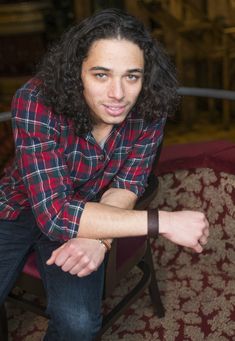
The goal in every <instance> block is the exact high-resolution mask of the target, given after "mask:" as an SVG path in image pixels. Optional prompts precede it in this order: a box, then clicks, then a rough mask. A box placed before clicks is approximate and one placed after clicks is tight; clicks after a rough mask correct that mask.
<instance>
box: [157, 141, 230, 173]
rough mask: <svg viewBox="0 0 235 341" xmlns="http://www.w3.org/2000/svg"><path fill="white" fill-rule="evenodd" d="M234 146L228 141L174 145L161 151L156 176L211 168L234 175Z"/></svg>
mask: <svg viewBox="0 0 235 341" xmlns="http://www.w3.org/2000/svg"><path fill="white" fill-rule="evenodd" d="M234 165H235V144H234V143H232V142H229V141H223V140H221V141H206V142H197V143H187V144H175V145H171V146H166V147H164V148H163V149H162V153H161V157H160V160H159V164H158V165H157V168H156V169H155V173H156V174H157V175H162V174H164V173H172V172H174V171H176V170H177V169H195V168H212V169H214V170H215V171H218V172H227V173H234Z"/></svg>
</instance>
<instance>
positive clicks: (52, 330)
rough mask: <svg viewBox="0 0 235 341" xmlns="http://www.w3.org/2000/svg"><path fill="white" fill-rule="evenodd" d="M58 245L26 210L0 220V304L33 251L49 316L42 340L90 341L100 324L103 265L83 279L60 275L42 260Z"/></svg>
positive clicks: (58, 269)
mask: <svg viewBox="0 0 235 341" xmlns="http://www.w3.org/2000/svg"><path fill="white" fill-rule="evenodd" d="M60 245H61V244H60V243H58V242H54V241H51V240H49V239H48V238H47V237H46V236H45V235H43V234H42V233H41V231H40V229H39V228H38V227H37V225H36V222H35V219H34V217H33V214H32V212H31V211H30V210H25V211H23V212H22V213H21V215H20V217H19V218H18V219H17V220H15V221H7V220H0V259H1V261H0V304H2V303H3V302H4V300H5V299H6V297H7V295H8V293H9V291H10V290H11V288H12V286H13V285H14V282H15V280H16V278H17V277H18V275H19V273H20V272H21V271H22V268H23V266H24V263H25V260H26V258H27V255H28V253H29V252H30V251H31V250H32V248H34V249H35V251H36V254H37V258H38V266H39V270H40V273H41V277H42V280H43V283H44V286H45V289H46V293H47V311H48V313H49V315H50V320H49V324H48V329H47V333H46V335H45V338H44V340H46V341H54V340H55V341H60V340H64V341H68V340H76V341H79V340H81V341H90V340H94V339H95V335H96V334H97V332H98V331H99V329H100V327H101V323H102V315H101V302H102V293H103V281H104V264H102V265H101V266H100V267H99V269H98V270H97V271H96V272H93V273H92V274H91V275H89V276H86V277H83V278H79V277H77V276H72V275H70V274H69V273H66V272H63V271H62V270H61V269H60V268H59V267H57V266H56V265H52V266H47V265H46V260H47V259H48V258H49V257H50V255H51V252H52V251H53V250H54V249H56V248H57V247H59V246H60Z"/></svg>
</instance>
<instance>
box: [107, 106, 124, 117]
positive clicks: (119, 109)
mask: <svg viewBox="0 0 235 341" xmlns="http://www.w3.org/2000/svg"><path fill="white" fill-rule="evenodd" d="M104 107H105V110H106V111H107V112H108V113H109V114H110V115H112V116H119V115H121V114H122V113H123V112H124V111H125V110H126V105H107V104H104Z"/></svg>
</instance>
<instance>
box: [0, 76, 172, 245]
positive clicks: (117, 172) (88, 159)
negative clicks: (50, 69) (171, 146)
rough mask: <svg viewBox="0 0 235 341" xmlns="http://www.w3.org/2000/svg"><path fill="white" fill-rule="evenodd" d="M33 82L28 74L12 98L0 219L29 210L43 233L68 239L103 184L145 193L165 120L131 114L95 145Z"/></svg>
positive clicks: (107, 186)
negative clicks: (9, 158) (12, 149)
mask: <svg viewBox="0 0 235 341" xmlns="http://www.w3.org/2000/svg"><path fill="white" fill-rule="evenodd" d="M39 85H40V84H39V81H38V80H36V79H32V80H30V81H29V82H28V83H26V84H25V85H24V86H23V87H22V88H21V89H19V90H18V91H17V92H16V94H15V96H14V98H13V102H12V116H13V132H14V139H15V145H16V156H15V159H14V160H13V162H12V164H11V166H10V167H8V168H7V169H6V170H5V176H4V177H3V178H2V179H1V181H0V219H9V220H10V219H16V218H17V217H18V215H19V213H20V212H21V210H22V209H25V208H32V210H33V212H34V215H35V217H36V220H37V223H38V226H39V227H40V228H41V230H42V232H43V233H45V234H46V235H48V237H49V238H51V239H53V240H60V241H66V240H68V239H70V238H74V237H76V236H77V233H78V230H79V221H80V217H81V214H82V212H83V209H84V206H85V203H86V202H88V201H99V198H100V196H101V195H102V194H103V193H104V191H105V190H107V189H108V188H110V187H115V188H124V189H127V190H130V191H132V192H134V193H135V194H136V195H137V196H140V195H141V194H142V193H143V191H144V188H145V185H146V181H147V177H148V174H149V172H150V169H151V165H152V162H153V159H154V156H155V154H156V150H157V147H158V146H159V144H160V142H161V140H162V137H163V128H164V124H165V120H164V119H162V120H160V121H158V122H154V123H153V124H151V125H146V124H145V123H144V121H143V119H141V118H135V116H136V115H135V113H134V112H131V113H130V114H129V116H128V118H127V119H126V120H125V122H123V123H122V124H121V125H119V126H116V127H114V129H113V130H112V132H111V134H110V136H109V137H108V139H107V140H106V143H105V145H104V148H103V149H101V147H100V146H99V145H98V144H97V143H96V141H95V139H94V137H93V136H92V134H91V133H87V134H85V135H84V136H77V135H76V134H75V132H74V122H73V120H71V119H68V118H66V117H65V116H64V115H55V114H53V112H52V111H51V110H50V108H49V107H47V106H45V105H44V104H43V100H42V96H41V94H40V86H39Z"/></svg>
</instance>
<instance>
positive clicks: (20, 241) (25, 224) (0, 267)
mask: <svg viewBox="0 0 235 341" xmlns="http://www.w3.org/2000/svg"><path fill="white" fill-rule="evenodd" d="M40 234H41V232H40V230H39V229H38V228H37V226H36V223H35V219H34V217H33V214H32V212H31V211H30V210H25V211H23V212H22V213H21V214H20V216H19V217H18V218H17V219H16V220H14V221H9V220H0V259H1V262H0V278H1V281H0V304H2V303H3V302H4V300H5V298H6V296H7V295H8V293H9V291H10V290H11V288H12V286H13V285H14V283H15V281H16V279H17V277H18V275H19V273H20V272H21V271H22V268H23V266H24V264H25V261H26V259H27V255H28V252H29V250H30V249H31V247H32V245H33V243H34V241H35V239H37V238H38V237H39V235H40Z"/></svg>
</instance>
